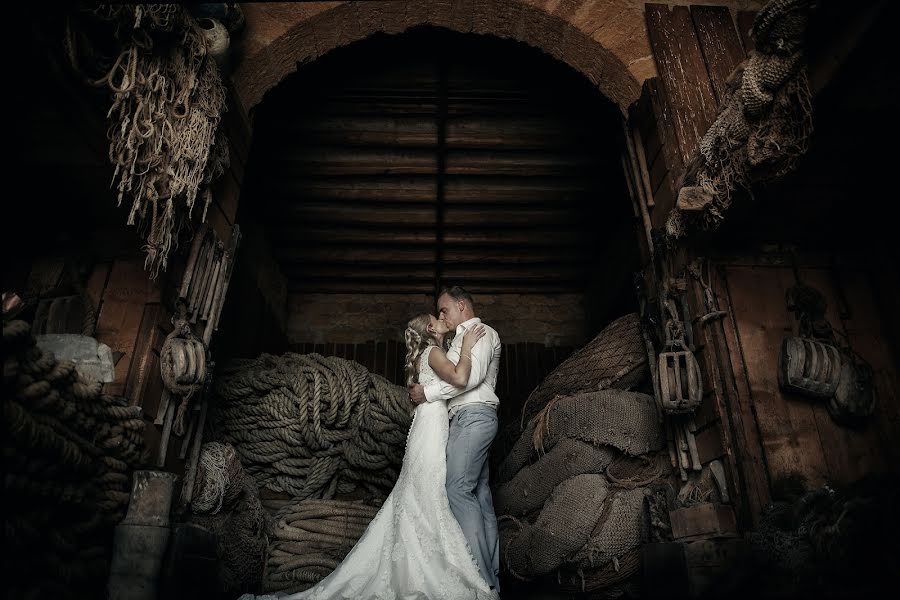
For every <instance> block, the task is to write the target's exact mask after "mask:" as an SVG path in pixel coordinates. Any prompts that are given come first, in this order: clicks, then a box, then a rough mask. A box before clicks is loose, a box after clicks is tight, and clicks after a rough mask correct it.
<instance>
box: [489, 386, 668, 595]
mask: <svg viewBox="0 0 900 600" xmlns="http://www.w3.org/2000/svg"><path fill="white" fill-rule="evenodd" d="M664 446H665V439H664V432H663V431H662V427H661V425H660V423H659V420H658V418H657V413H656V405H655V401H654V399H653V398H652V397H650V396H648V395H646V394H640V393H637V392H627V391H622V390H614V389H611V390H602V391H599V392H591V393H584V394H577V395H574V396H568V397H557V398H555V399H554V400H552V401H550V402H549V403H548V404H547V405H546V406H545V408H544V409H543V410H542V411H541V412H540V413H538V414H537V415H536V417H535V418H534V419H532V420H531V421H530V422H529V424H528V426H527V427H526V429H525V431H524V432H523V433H522V436H521V437H520V438H519V440H518V441H517V442H516V445H515V446H514V447H513V450H512V451H511V452H510V454H509V455H508V456H507V457H506V459H505V460H504V461H503V464H502V465H501V467H500V472H499V485H498V486H497V489H496V490H495V491H494V506H495V508H496V509H497V514H498V515H500V516H499V518H498V520H499V522H500V525H501V528H500V538H501V543H500V544H501V559H502V564H503V567H504V568H505V570H506V571H507V572H508V573H509V574H511V575H512V576H513V577H516V578H518V579H523V580H529V579H532V578H535V577H538V576H542V575H547V574H549V573H553V572H556V574H557V577H558V579H559V582H560V585H561V587H563V588H564V589H569V590H572V591H585V590H598V589H607V588H611V587H612V586H615V585H617V584H620V583H622V582H625V581H626V580H628V579H629V578H630V577H631V576H632V575H634V573H636V572H637V569H638V567H639V565H640V554H639V546H640V541H641V529H642V519H643V517H642V514H643V501H644V500H643V499H644V496H645V495H647V494H648V493H649V492H648V490H649V489H650V488H649V486H650V485H651V484H652V483H654V482H655V481H657V480H658V479H660V478H661V477H663V475H664V469H663V466H662V464H663V463H662V461H661V460H660V450H662V448H663V447H664Z"/></svg>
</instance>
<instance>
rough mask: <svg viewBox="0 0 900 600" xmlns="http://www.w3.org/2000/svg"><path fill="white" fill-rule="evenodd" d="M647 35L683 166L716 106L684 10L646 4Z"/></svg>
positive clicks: (685, 10) (690, 24)
mask: <svg viewBox="0 0 900 600" xmlns="http://www.w3.org/2000/svg"><path fill="white" fill-rule="evenodd" d="M646 11H647V12H646V16H647V32H648V34H649V38H650V45H651V47H652V49H653V57H654V58H655V59H656V66H657V70H658V71H659V77H660V81H661V82H662V85H663V88H665V91H666V95H667V97H668V99H669V102H670V103H671V108H672V111H673V116H674V123H675V131H676V133H677V136H678V146H679V149H680V153H681V158H682V161H683V162H685V163H686V162H687V161H688V160H690V158H691V157H692V156H693V154H694V151H695V150H696V149H697V144H698V142H699V140H700V138H701V137H702V136H703V134H705V133H706V131H707V130H708V129H709V126H710V125H712V123H713V121H714V120H715V118H716V110H717V103H716V98H715V94H714V93H713V89H712V84H711V83H710V78H709V73H708V72H707V69H706V63H705V62H704V60H703V53H702V51H701V50H700V43H699V41H698V39H697V33H696V31H695V29H694V24H693V22H692V20H691V15H690V11H689V9H688V7H686V6H675V7H671V10H670V7H669V6H667V5H664V4H647V5H646Z"/></svg>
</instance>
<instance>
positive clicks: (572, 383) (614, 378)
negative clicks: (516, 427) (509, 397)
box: [520, 313, 648, 428]
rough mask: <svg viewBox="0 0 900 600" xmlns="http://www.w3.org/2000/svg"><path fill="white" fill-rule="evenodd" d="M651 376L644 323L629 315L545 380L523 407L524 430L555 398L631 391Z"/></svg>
mask: <svg viewBox="0 0 900 600" xmlns="http://www.w3.org/2000/svg"><path fill="white" fill-rule="evenodd" d="M647 374H648V367H647V350H646V348H645V346H644V338H643V334H642V333H641V320H640V317H639V316H638V314H637V313H629V314H627V315H624V316H622V317H619V318H618V319H616V320H615V321H613V322H612V323H610V324H609V325H607V326H606V327H604V328H603V330H602V331H601V332H600V333H598V334H597V336H596V337H595V338H594V339H593V340H591V341H590V342H588V344H587V345H586V346H584V347H583V348H581V349H580V350H578V351H576V352H575V353H574V354H572V356H570V357H569V358H567V359H566V360H564V361H563V362H562V363H561V364H560V365H559V366H558V367H556V368H555V369H554V370H553V371H551V372H550V373H549V374H548V375H547V376H546V377H545V378H544V380H543V381H542V382H541V383H540V384H539V385H538V386H537V387H536V388H535V389H534V391H532V392H531V394H529V396H528V399H527V400H526V401H525V404H524V406H523V407H522V419H521V422H520V427H521V428H524V426H525V423H527V422H528V421H530V420H531V419H532V418H533V417H534V415H536V414H537V413H538V412H540V411H541V410H542V409H543V408H544V406H545V405H546V404H547V402H549V401H550V400H551V399H552V398H554V397H555V396H571V395H573V394H577V393H579V392H590V391H597V390H604V389H609V388H616V389H620V390H627V389H631V388H633V387H634V386H636V385H637V384H638V383H640V382H641V381H643V380H644V379H645V378H646V377H647Z"/></svg>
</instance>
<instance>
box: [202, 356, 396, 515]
mask: <svg viewBox="0 0 900 600" xmlns="http://www.w3.org/2000/svg"><path fill="white" fill-rule="evenodd" d="M215 391H216V395H217V396H218V403H217V406H216V408H215V409H214V411H213V414H212V421H211V425H212V429H213V432H214V433H213V434H212V435H214V436H216V438H217V439H220V440H221V441H224V442H227V443H229V444H232V445H233V446H234V447H235V449H236V450H237V453H238V455H239V456H240V459H241V462H242V464H243V465H244V468H245V469H246V471H247V473H248V474H250V475H251V476H252V477H253V478H254V479H255V481H256V484H257V485H258V486H259V487H260V488H267V489H270V490H273V491H276V492H287V493H288V494H290V495H291V496H292V497H294V498H297V499H299V500H303V499H307V498H324V499H331V498H334V497H335V496H336V495H343V494H351V493H359V492H362V493H364V494H367V495H370V496H372V497H373V498H376V499H377V498H380V499H383V498H386V497H387V495H388V493H390V490H391V488H392V487H393V485H394V482H395V481H396V479H397V476H398V475H399V472H400V466H401V464H402V462H403V451H404V446H405V443H406V434H407V432H408V431H409V426H410V423H411V422H412V416H411V408H412V405H411V404H410V403H409V399H408V393H407V390H406V388H403V387H400V386H396V385H393V384H391V383H389V382H388V381H387V380H386V379H384V378H383V377H380V376H378V375H374V374H371V373H369V371H368V370H366V368H365V367H363V366H362V365H360V364H359V363H356V362H353V361H350V360H344V359H342V358H337V357H323V356H320V355H318V354H293V353H288V354H284V355H282V356H272V355H270V354H263V355H261V356H260V357H259V358H256V359H252V360H241V361H235V362H233V363H232V364H230V365H228V366H226V367H225V368H224V369H223V370H222V371H221V373H220V375H219V377H218V378H217V379H216V384H215Z"/></svg>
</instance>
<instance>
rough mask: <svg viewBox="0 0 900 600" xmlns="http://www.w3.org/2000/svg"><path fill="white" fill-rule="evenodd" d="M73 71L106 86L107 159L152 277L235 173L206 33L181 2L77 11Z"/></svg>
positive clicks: (69, 45) (71, 40)
mask: <svg viewBox="0 0 900 600" xmlns="http://www.w3.org/2000/svg"><path fill="white" fill-rule="evenodd" d="M66 52H67V55H68V57H69V61H70V63H71V64H72V66H73V68H74V69H75V70H76V71H78V72H79V73H80V74H81V75H82V76H83V77H84V78H85V79H87V81H88V82H89V83H91V84H93V85H95V86H104V87H108V88H109V90H110V92H111V95H112V106H111V107H110V109H109V112H108V115H107V118H108V119H109V129H108V133H107V137H108V138H109V142H110V147H109V158H110V161H111V162H112V164H113V165H114V166H115V173H114V175H113V184H115V185H116V187H117V190H118V202H119V205H121V203H122V200H123V199H124V198H125V197H126V196H127V197H128V198H129V200H130V202H131V210H130V212H129V214H128V224H129V225H134V224H135V223H136V222H137V223H139V226H140V228H141V231H142V233H143V234H144V235H146V240H147V241H146V245H145V247H144V250H145V251H146V253H147V258H146V262H145V266H146V268H147V269H148V270H149V271H150V273H151V276H152V277H153V278H155V277H156V276H157V275H158V273H159V270H160V269H162V270H165V269H166V265H167V263H168V258H169V253H170V252H171V250H172V248H173V247H174V246H175V245H176V244H177V241H178V234H179V232H180V231H181V228H182V227H183V226H185V225H187V224H189V223H190V218H191V213H192V210H193V207H194V203H195V201H196V198H197V195H198V193H200V191H201V188H202V190H203V191H202V193H203V198H204V208H203V220H205V219H206V210H207V208H208V207H209V203H210V200H211V195H210V184H211V183H212V182H213V181H214V180H216V179H217V178H218V177H219V176H220V175H221V174H222V173H224V172H225V169H226V168H227V167H228V160H229V159H228V146H227V141H226V138H225V134H224V131H223V128H221V127H219V122H220V120H221V116H222V113H223V112H224V111H225V110H226V103H225V88H224V87H223V85H222V80H221V76H220V74H219V69H218V66H217V65H216V62H215V60H213V59H212V58H211V57H209V56H207V44H206V41H205V38H204V36H203V35H202V33H201V29H200V28H199V27H198V25H197V24H196V22H195V21H194V19H193V17H191V15H190V14H189V13H188V12H187V9H186V8H185V7H184V6H182V5H180V4H101V5H86V6H83V7H82V8H80V9H79V10H76V11H74V13H73V14H72V15H71V16H70V19H69V20H68V22H67V27H66Z"/></svg>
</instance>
